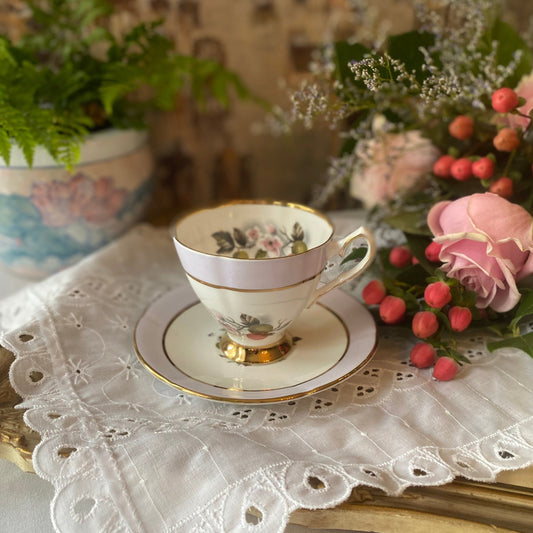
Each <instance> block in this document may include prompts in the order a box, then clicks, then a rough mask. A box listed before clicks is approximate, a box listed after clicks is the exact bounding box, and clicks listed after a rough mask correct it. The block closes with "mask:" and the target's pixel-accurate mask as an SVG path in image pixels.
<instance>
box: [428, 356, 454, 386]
mask: <svg viewBox="0 0 533 533" xmlns="http://www.w3.org/2000/svg"><path fill="white" fill-rule="evenodd" d="M458 370H459V365H458V364H457V362H456V361H454V360H453V359H452V358H451V357H439V358H438V359H437V362H436V363H435V368H433V377H434V378H435V379H437V380H439V381H450V379H453V378H454V377H455V374H457V371H458Z"/></svg>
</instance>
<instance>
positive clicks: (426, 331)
mask: <svg viewBox="0 0 533 533" xmlns="http://www.w3.org/2000/svg"><path fill="white" fill-rule="evenodd" d="M411 328H412V330H413V333H414V334H415V335H416V336H417V337H418V338H419V339H427V338H428V337H431V335H433V334H434V333H436V332H437V330H438V329H439V321H438V320H437V316H436V315H435V313H432V312H431V311H418V313H416V314H415V316H414V317H413V322H412V324H411Z"/></svg>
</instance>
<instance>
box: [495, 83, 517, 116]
mask: <svg viewBox="0 0 533 533" xmlns="http://www.w3.org/2000/svg"><path fill="white" fill-rule="evenodd" d="M517 105H518V95H517V94H516V93H515V91H513V89H509V88H508V87H502V88H501V89H498V90H497V91H494V92H493V93H492V108H493V109H494V111H497V112H498V113H508V112H509V111H511V110H512V109H514V108H515V107H516V106H517Z"/></svg>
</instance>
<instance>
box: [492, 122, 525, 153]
mask: <svg viewBox="0 0 533 533" xmlns="http://www.w3.org/2000/svg"><path fill="white" fill-rule="evenodd" d="M492 144H493V145H494V148H496V150H499V151H500V152H512V151H513V150H516V148H518V146H519V145H520V138H519V137H518V133H517V132H516V130H514V129H513V128H502V129H501V130H500V131H499V132H498V134H497V135H496V137H494V139H493V141H492Z"/></svg>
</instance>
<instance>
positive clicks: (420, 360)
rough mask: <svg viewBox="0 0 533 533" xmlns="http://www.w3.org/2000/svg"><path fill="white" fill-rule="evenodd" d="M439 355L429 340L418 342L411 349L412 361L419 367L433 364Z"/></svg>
mask: <svg viewBox="0 0 533 533" xmlns="http://www.w3.org/2000/svg"><path fill="white" fill-rule="evenodd" d="M436 357H437V354H436V352H435V348H433V346H431V344H428V343H427V342H417V343H416V344H415V345H414V346H413V349H412V350H411V363H412V364H413V365H414V366H416V367H417V368H427V367H429V366H431V365H432V364H433V363H434V362H435V359H436Z"/></svg>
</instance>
